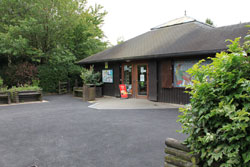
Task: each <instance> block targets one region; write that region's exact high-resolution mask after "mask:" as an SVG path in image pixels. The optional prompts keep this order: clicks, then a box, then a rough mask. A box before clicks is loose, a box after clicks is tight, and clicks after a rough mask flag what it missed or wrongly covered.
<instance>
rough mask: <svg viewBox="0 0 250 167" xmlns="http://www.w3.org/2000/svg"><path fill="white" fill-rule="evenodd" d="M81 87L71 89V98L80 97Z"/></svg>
mask: <svg viewBox="0 0 250 167" xmlns="http://www.w3.org/2000/svg"><path fill="white" fill-rule="evenodd" d="M82 91H83V89H82V87H74V88H73V96H75V97H82Z"/></svg>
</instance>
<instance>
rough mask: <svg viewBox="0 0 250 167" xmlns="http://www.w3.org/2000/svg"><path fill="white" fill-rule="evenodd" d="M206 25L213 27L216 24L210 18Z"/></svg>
mask: <svg viewBox="0 0 250 167" xmlns="http://www.w3.org/2000/svg"><path fill="white" fill-rule="evenodd" d="M205 23H207V24H209V25H212V26H213V25H214V22H213V21H212V20H211V19H209V18H207V19H206V21H205Z"/></svg>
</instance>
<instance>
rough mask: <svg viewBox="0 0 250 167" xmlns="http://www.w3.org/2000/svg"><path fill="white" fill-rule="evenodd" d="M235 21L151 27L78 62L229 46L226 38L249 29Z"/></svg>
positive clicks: (185, 53)
mask: <svg viewBox="0 0 250 167" xmlns="http://www.w3.org/2000/svg"><path fill="white" fill-rule="evenodd" d="M249 24H250V23H243V24H236V25H231V26H225V27H218V28H214V27H212V26H209V25H207V24H205V23H201V22H198V21H196V20H193V21H190V22H184V23H180V24H175V25H172V26H171V25H167V26H166V27H160V28H153V29H152V30H151V31H149V32H146V33H144V34H142V35H139V36H137V37H135V38H132V39H130V40H128V41H126V42H124V43H122V44H120V45H116V46H114V47H112V48H109V49H107V50H105V51H103V52H100V53H97V54H95V55H92V56H90V57H87V58H85V59H83V60H81V61H79V62H78V63H79V64H88V63H95V62H104V61H119V60H135V59H146V58H163V57H175V56H192V55H195V54H205V53H206V54H210V53H216V52H219V51H221V50H225V49H226V45H227V44H228V43H225V40H226V39H234V38H236V37H244V36H245V35H246V33H247V31H248V30H249V28H247V27H245V25H249Z"/></svg>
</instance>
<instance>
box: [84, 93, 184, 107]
mask: <svg viewBox="0 0 250 167" xmlns="http://www.w3.org/2000/svg"><path fill="white" fill-rule="evenodd" d="M91 103H92V104H91V105H89V107H90V108H95V109H169V108H180V107H183V105H179V104H170V103H161V102H153V101H149V100H147V99H135V98H129V99H122V98H116V97H111V96H104V97H102V98H96V99H95V101H92V102H91Z"/></svg>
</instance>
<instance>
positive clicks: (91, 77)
mask: <svg viewBox="0 0 250 167" xmlns="http://www.w3.org/2000/svg"><path fill="white" fill-rule="evenodd" d="M81 78H82V81H83V84H86V85H88V84H91V85H97V84H99V82H100V79H101V73H100V72H94V67H93V66H90V69H86V68H83V69H82V73H81Z"/></svg>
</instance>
